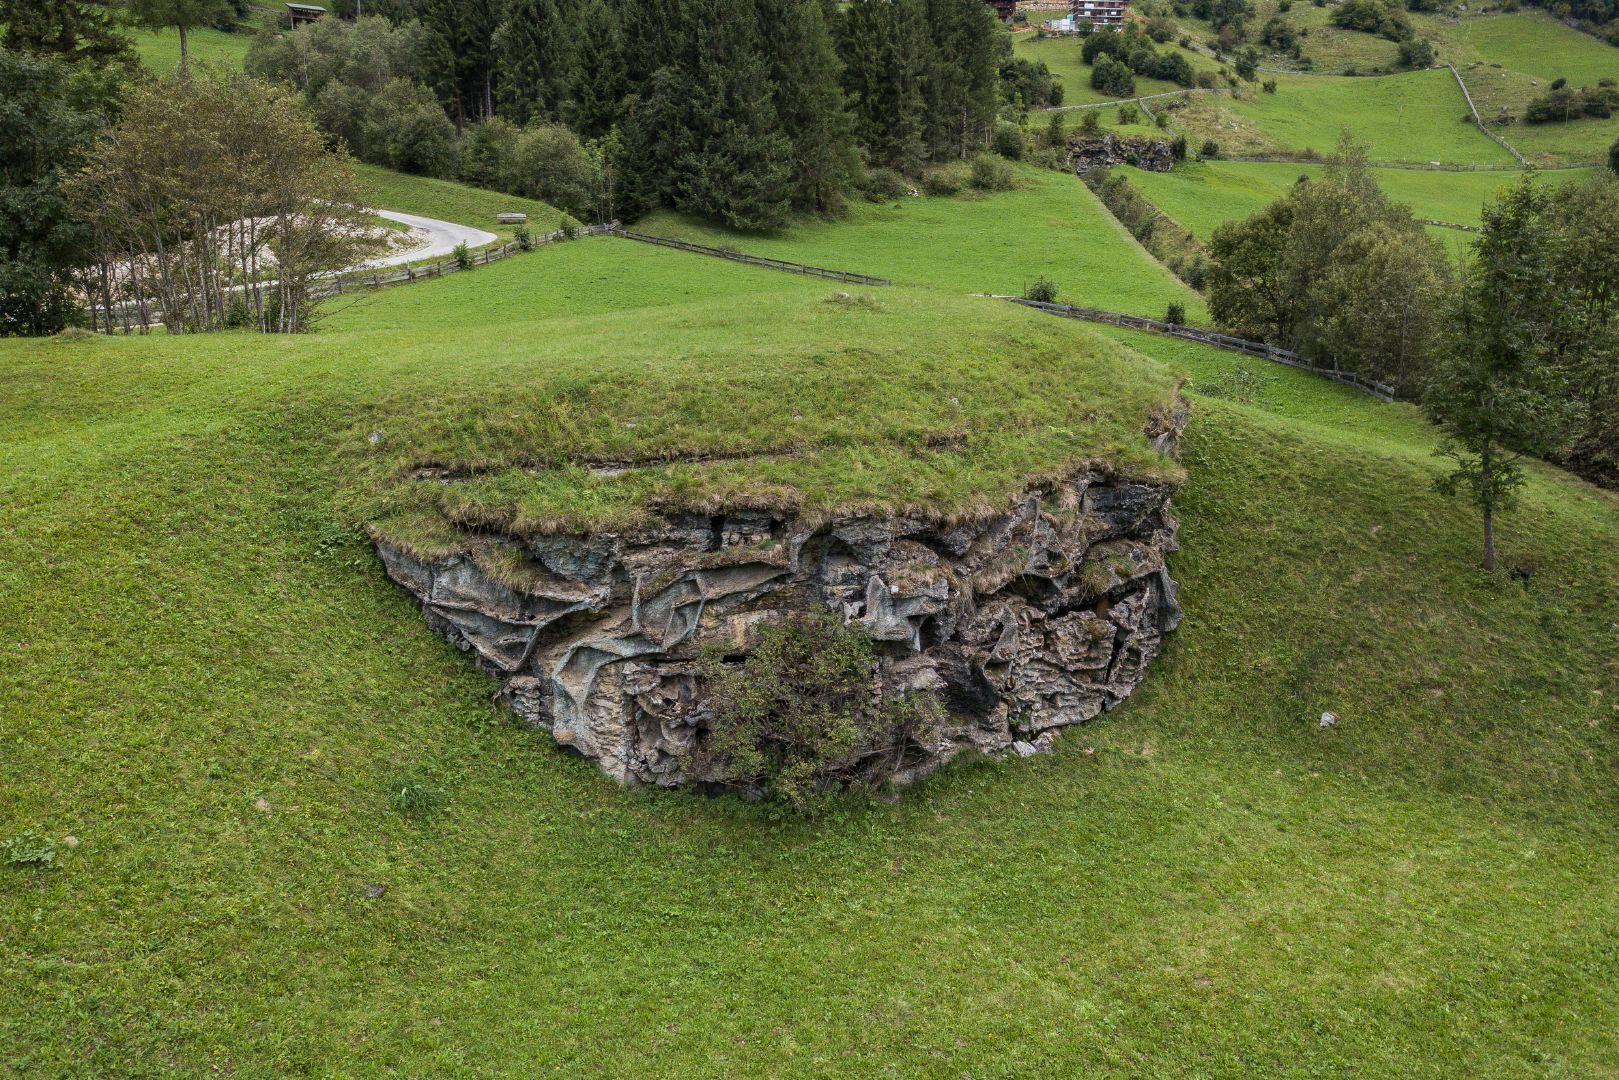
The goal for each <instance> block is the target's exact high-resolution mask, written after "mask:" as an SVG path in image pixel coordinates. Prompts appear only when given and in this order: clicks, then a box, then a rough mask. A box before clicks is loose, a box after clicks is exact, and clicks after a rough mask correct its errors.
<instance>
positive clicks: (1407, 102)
mask: <svg viewBox="0 0 1619 1080" xmlns="http://www.w3.org/2000/svg"><path fill="white" fill-rule="evenodd" d="M1274 78H1275V79H1276V82H1277V84H1278V85H1277V91H1276V93H1274V94H1265V93H1260V92H1258V91H1256V90H1244V91H1243V96H1242V97H1241V98H1236V99H1234V98H1230V97H1227V96H1224V95H1220V96H1215V95H1212V94H1210V95H1198V96H1196V97H1194V98H1192V99H1191V101H1190V102H1189V103H1188V105H1187V107H1186V108H1184V109H1180V110H1177V111H1176V112H1175V113H1174V122H1175V125H1176V126H1177V127H1180V128H1183V129H1185V130H1186V131H1187V132H1188V133H1190V134H1191V135H1193V136H1195V138H1196V139H1197V140H1202V139H1213V140H1214V141H1216V142H1218V143H1219V144H1220V148H1221V151H1222V153H1224V154H1226V155H1231V156H1264V155H1267V154H1273V153H1289V154H1297V153H1306V152H1308V151H1311V150H1313V151H1315V152H1317V153H1320V154H1327V153H1330V152H1331V151H1332V148H1333V146H1334V145H1335V144H1336V143H1337V141H1338V134H1339V132H1340V131H1343V130H1344V129H1346V128H1347V129H1349V130H1351V131H1353V132H1354V134H1355V136H1356V137H1357V138H1359V139H1360V140H1361V141H1362V142H1365V143H1368V144H1369V145H1370V146H1371V153H1372V157H1373V158H1374V159H1377V160H1380V161H1416V162H1427V161H1439V162H1445V163H1447V164H1461V165H1491V164H1496V165H1511V164H1513V158H1512V156H1511V155H1510V154H1508V153H1507V152H1506V151H1505V150H1503V149H1502V148H1501V147H1500V146H1498V145H1496V144H1495V143H1494V142H1492V141H1490V140H1489V139H1487V138H1485V137H1484V135H1483V134H1481V133H1480V132H1479V130H1478V129H1477V128H1475V127H1473V126H1472V125H1471V124H1465V123H1462V122H1461V119H1460V118H1461V117H1462V115H1463V114H1465V113H1466V111H1467V104H1466V102H1465V101H1464V100H1463V98H1462V93H1461V90H1460V88H1459V87H1457V86H1456V81H1455V79H1453V78H1452V77H1451V75H1450V72H1448V71H1416V72H1407V73H1405V74H1403V75H1390V76H1387V77H1384V78H1375V79H1371V78H1340V77H1333V76H1308V75H1277V76H1274Z"/></svg>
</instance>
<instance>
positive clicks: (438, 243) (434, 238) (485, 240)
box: [362, 210, 500, 267]
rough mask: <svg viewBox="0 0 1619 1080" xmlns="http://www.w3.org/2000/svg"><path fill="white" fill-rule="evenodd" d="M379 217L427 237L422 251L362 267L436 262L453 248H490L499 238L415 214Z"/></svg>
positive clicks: (394, 212)
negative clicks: (461, 245)
mask: <svg viewBox="0 0 1619 1080" xmlns="http://www.w3.org/2000/svg"><path fill="white" fill-rule="evenodd" d="M376 213H377V216H378V217H384V218H387V219H388V220H389V221H397V222H399V224H401V225H409V226H410V227H411V228H413V229H420V230H422V231H423V232H425V233H427V234H428V236H429V237H430V239H429V241H428V243H427V245H426V246H425V247H418V248H412V249H410V250H409V251H399V252H395V253H394V254H392V255H386V256H383V257H382V258H380V259H372V260H371V261H370V262H367V263H363V264H362V265H363V266H365V267H378V266H395V265H398V264H399V263H407V262H416V261H417V260H418V259H437V258H441V257H443V256H445V255H448V254H449V253H450V252H452V251H454V250H455V245H457V244H465V245H466V246H467V247H469V248H476V247H482V246H483V245H485V244H493V243H494V242H495V241H496V240H499V239H500V237H498V236H496V235H495V234H494V233H492V232H484V231H483V230H482V229H474V228H473V227H472V226H470V225H456V224H454V223H453V222H449V221H439V220H438V219H436V218H430V217H417V216H416V215H415V214H401V213H399V212H398V211H397V210H378V211H377V212H376Z"/></svg>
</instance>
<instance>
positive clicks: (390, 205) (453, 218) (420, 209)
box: [354, 162, 563, 240]
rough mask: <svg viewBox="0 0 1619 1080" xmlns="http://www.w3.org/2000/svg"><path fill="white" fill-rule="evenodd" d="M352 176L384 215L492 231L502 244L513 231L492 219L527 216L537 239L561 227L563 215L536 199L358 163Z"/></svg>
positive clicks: (509, 226) (514, 228)
mask: <svg viewBox="0 0 1619 1080" xmlns="http://www.w3.org/2000/svg"><path fill="white" fill-rule="evenodd" d="M354 171H355V173H356V174H357V175H358V176H359V178H360V180H361V181H362V182H363V183H364V184H365V186H366V187H367V188H368V189H369V190H370V192H371V195H372V198H373V199H374V200H375V202H376V205H377V207H378V208H379V209H382V210H397V211H399V212H400V213H403V214H419V215H421V216H422V217H430V218H437V219H438V220H440V221H450V222H454V223H455V224H457V225H471V226H473V227H474V228H478V229H483V230H484V231H485V232H492V233H494V234H495V235H496V236H499V237H500V238H501V239H502V240H510V239H511V238H512V234H513V233H514V232H515V231H516V226H513V225H502V224H500V223H499V222H497V221H496V220H495V215H496V214H502V213H507V212H511V213H518V214H527V215H528V228H529V231H530V232H531V233H533V234H534V235H535V236H538V235H539V234H541V233H544V232H549V231H550V230H552V229H555V228H557V227H558V226H559V225H560V224H561V223H562V218H563V214H562V212H561V211H560V210H558V209H556V207H554V206H551V205H550V204H549V203H543V202H540V201H539V200H538V199H524V198H519V197H518V196H515V195H503V194H501V193H500V192H498V191H489V190H487V189H485V188H479V187H473V186H471V185H470V184H459V183H456V182H455V181H453V180H436V179H434V178H432V177H430V176H413V175H411V174H409V173H402V172H395V171H394V170H392V169H385V168H383V167H382V166H380V165H366V164H363V163H361V162H356V163H355V165H354Z"/></svg>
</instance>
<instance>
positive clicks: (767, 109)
mask: <svg viewBox="0 0 1619 1080" xmlns="http://www.w3.org/2000/svg"><path fill="white" fill-rule="evenodd" d="M685 11H686V13H687V15H688V17H692V18H694V19H695V24H694V25H695V27H696V39H697V55H696V63H695V66H694V68H693V70H692V75H691V94H690V97H689V99H688V102H689V104H688V108H687V109H686V110H685V111H686V120H687V132H688V133H689V136H690V142H689V145H687V146H685V147H684V148H682V150H681V152H680V156H679V157H678V158H677V159H676V160H675V161H674V162H673V165H674V175H675V178H676V184H675V196H676V203H675V205H676V206H677V207H678V208H679V209H682V210H689V211H692V212H694V213H699V214H705V215H708V216H711V217H717V218H722V219H723V220H724V221H726V222H727V223H728V224H730V225H732V226H734V227H736V228H739V229H769V228H774V227H776V226H778V225H780V224H781V223H782V222H783V221H784V220H785V218H786V213H787V208H788V199H789V192H790V188H789V183H790V178H791V173H792V162H791V149H792V148H791V144H790V143H789V142H788V140H787V137H786V135H785V134H783V132H782V129H781V121H780V118H779V117H778V116H777V114H776V105H775V100H774V95H775V87H774V86H773V84H772V83H771V80H770V71H769V67H768V65H767V64H766V62H765V57H764V50H763V47H762V31H761V27H760V25H759V18H758V9H757V8H756V7H755V6H753V5H747V6H742V7H732V6H726V5H724V4H722V3H720V2H717V0H692V2H690V3H688V4H686V5H685Z"/></svg>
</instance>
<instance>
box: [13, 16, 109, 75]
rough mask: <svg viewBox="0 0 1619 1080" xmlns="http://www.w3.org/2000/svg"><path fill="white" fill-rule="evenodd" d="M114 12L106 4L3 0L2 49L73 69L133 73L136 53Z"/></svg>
mask: <svg viewBox="0 0 1619 1080" xmlns="http://www.w3.org/2000/svg"><path fill="white" fill-rule="evenodd" d="M114 7H115V5H113V4H110V3H107V2H105V0H0V25H3V26H4V27H5V36H4V38H0V44H4V46H5V47H6V48H8V49H11V50H13V51H15V52H26V53H33V54H35V55H37V56H52V57H55V58H56V59H58V60H62V61H65V62H66V63H69V64H81V63H87V62H88V63H89V64H92V65H94V66H97V67H105V66H106V65H108V64H113V65H117V66H119V67H123V68H132V67H134V65H135V62H136V61H135V51H134V49H133V48H131V46H130V44H129V39H128V38H127V37H125V36H124V35H123V34H122V33H120V32H119V29H118V26H117V24H116V22H115V19H114Z"/></svg>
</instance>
